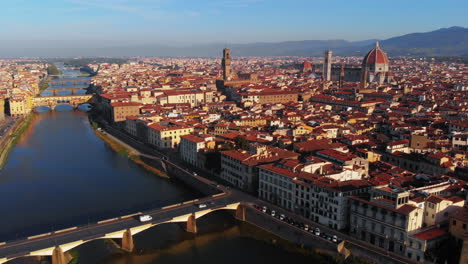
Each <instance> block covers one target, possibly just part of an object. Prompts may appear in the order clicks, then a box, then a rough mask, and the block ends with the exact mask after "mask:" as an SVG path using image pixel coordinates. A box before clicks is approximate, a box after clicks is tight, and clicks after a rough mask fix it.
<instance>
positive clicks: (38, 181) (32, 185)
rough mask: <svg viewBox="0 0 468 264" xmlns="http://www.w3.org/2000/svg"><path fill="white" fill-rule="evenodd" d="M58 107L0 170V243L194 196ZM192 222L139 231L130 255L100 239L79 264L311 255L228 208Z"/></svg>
mask: <svg viewBox="0 0 468 264" xmlns="http://www.w3.org/2000/svg"><path fill="white" fill-rule="evenodd" d="M64 109H66V107H63V108H61V107H58V108H57V109H56V111H48V112H44V113H35V114H34V118H33V122H32V124H31V125H30V126H29V128H28V129H27V131H26V132H25V133H24V134H23V135H22V137H21V140H20V141H19V142H18V144H17V145H16V147H15V148H14V149H13V150H12V152H11V153H10V156H9V157H8V160H7V162H6V164H5V167H4V168H3V169H2V170H0V212H2V216H1V217H0V242H3V241H11V240H15V239H18V238H22V237H27V236H31V235H36V234H41V233H46V232H50V231H54V230H59V229H63V228H68V227H73V226H77V225H86V224H88V223H92V222H96V221H99V220H103V219H108V218H112V217H115V216H121V215H124V214H130V213H134V212H138V211H141V210H145V209H148V208H155V207H162V206H165V205H169V204H173V203H177V202H181V201H185V200H190V199H193V198H195V197H198V194H197V193H195V192H194V191H192V190H190V189H188V188H187V187H185V186H182V185H180V184H179V183H177V182H172V181H171V180H167V179H164V178H159V177H157V176H155V175H153V174H151V173H149V172H147V171H146V170H144V169H142V168H141V167H139V166H138V165H136V164H134V163H133V162H131V161H130V160H128V159H127V158H126V157H124V156H121V155H119V154H117V153H115V152H114V151H113V150H112V149H110V148H109V147H108V146H107V145H106V144H105V143H104V142H103V141H102V140H101V139H99V138H98V137H97V136H96V135H95V134H94V132H93V129H92V128H91V126H90V124H89V121H88V117H87V114H86V113H85V112H81V111H79V110H71V111H70V110H68V111H60V110H64ZM197 222H198V224H199V230H200V232H199V234H197V235H196V236H194V235H191V234H189V233H187V232H185V231H184V230H183V227H182V226H180V225H177V224H167V225H162V226H158V227H155V228H153V229H150V230H148V231H145V232H142V233H141V234H137V235H135V236H134V241H135V246H136V248H137V250H136V251H135V252H134V253H131V254H128V253H127V254H123V253H122V252H121V251H119V250H117V249H116V246H115V243H114V242H112V241H105V240H97V241H93V242H90V243H87V244H84V245H82V246H80V247H78V248H77V249H75V250H76V252H77V253H78V255H79V263H85V264H92V263H99V264H111V263H114V264H120V263H122V264H123V263H125V264H140V263H161V264H166V263H167V264H169V263H218V262H220V261H222V262H223V263H233V264H234V263H239V262H247V263H254V262H259V263H272V264H276V263H278V264H280V263H281V264H283V263H285V262H288V261H294V262H296V263H306V262H310V260H311V257H306V256H304V255H302V254H298V253H291V252H288V251H286V250H283V249H282V248H280V247H278V246H276V245H274V244H272V243H267V242H264V241H263V240H258V239H256V237H255V236H253V235H252V234H253V233H260V234H261V236H262V237H263V236H267V234H266V233H262V232H261V231H260V230H258V229H255V228H253V227H251V226H249V225H246V224H239V223H238V222H237V221H235V220H234V219H233V218H232V216H231V215H229V213H226V212H219V213H213V214H210V215H208V216H206V217H203V218H201V219H200V220H199V221H198V220H197ZM272 240H274V239H272ZM117 243H120V242H119V241H117ZM9 263H37V260H33V259H19V260H14V261H11V262H9Z"/></svg>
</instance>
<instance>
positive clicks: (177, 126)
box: [148, 121, 194, 149]
mask: <svg viewBox="0 0 468 264" xmlns="http://www.w3.org/2000/svg"><path fill="white" fill-rule="evenodd" d="M193 130H194V128H193V126H189V125H186V124H183V123H178V122H172V121H162V122H156V123H153V124H151V125H149V130H148V143H149V144H151V145H153V146H156V147H158V148H161V149H164V148H177V147H178V146H179V143H180V137H181V136H184V135H188V134H190V133H192V132H193Z"/></svg>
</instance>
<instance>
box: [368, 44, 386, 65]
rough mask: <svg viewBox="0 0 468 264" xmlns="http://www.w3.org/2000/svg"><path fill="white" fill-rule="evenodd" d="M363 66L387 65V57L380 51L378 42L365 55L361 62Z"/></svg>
mask: <svg viewBox="0 0 468 264" xmlns="http://www.w3.org/2000/svg"><path fill="white" fill-rule="evenodd" d="M362 64H363V65H370V64H387V65H388V64H389V63H388V57H387V54H385V52H384V51H383V50H382V49H380V46H379V42H378V41H377V42H376V43H375V47H374V48H373V49H372V50H370V51H369V53H367V55H366V56H365V57H364V60H363V61H362Z"/></svg>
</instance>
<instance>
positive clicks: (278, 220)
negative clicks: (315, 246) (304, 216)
mask: <svg viewBox="0 0 468 264" xmlns="http://www.w3.org/2000/svg"><path fill="white" fill-rule="evenodd" d="M249 208H250V209H251V210H252V211H254V212H255V214H259V215H265V216H266V217H269V218H270V220H271V221H274V222H275V223H276V224H278V225H283V226H288V227H290V228H292V229H294V230H296V231H298V232H301V233H303V234H307V235H310V236H313V237H315V238H317V239H318V240H321V241H325V242H327V243H330V244H333V245H336V244H337V243H334V242H332V241H330V240H328V239H325V238H323V237H321V236H317V235H315V233H312V232H309V231H306V230H304V229H302V228H299V227H297V226H295V225H292V224H289V223H287V222H285V221H282V220H280V219H278V218H276V217H273V216H271V214H268V213H264V212H262V211H260V210H258V209H257V208H255V207H249ZM275 211H276V210H275ZM277 213H278V214H281V212H277ZM285 216H286V215H285ZM304 224H307V223H304ZM309 228H312V229H315V226H312V225H309ZM319 228H320V227H319ZM320 233H321V234H322V233H326V232H322V229H320ZM331 235H333V234H331ZM338 238H339V237H338Z"/></svg>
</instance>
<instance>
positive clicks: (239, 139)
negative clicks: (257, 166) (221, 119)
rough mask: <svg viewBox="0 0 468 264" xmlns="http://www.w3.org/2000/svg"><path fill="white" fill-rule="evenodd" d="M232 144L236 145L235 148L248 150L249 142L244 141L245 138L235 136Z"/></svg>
mask: <svg viewBox="0 0 468 264" xmlns="http://www.w3.org/2000/svg"><path fill="white" fill-rule="evenodd" d="M234 143H236V148H239V149H243V150H249V145H250V143H249V141H247V139H245V137H242V136H237V137H235V138H234Z"/></svg>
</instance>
